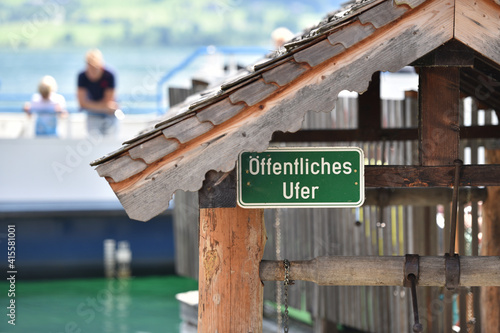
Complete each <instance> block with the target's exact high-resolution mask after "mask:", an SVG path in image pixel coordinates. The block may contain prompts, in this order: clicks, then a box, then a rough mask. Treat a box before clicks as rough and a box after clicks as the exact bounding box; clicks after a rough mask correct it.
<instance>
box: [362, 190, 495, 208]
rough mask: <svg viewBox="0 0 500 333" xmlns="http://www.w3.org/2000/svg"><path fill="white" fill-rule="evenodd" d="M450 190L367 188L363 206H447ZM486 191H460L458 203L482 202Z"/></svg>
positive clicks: (449, 200) (450, 198) (449, 199)
mask: <svg viewBox="0 0 500 333" xmlns="http://www.w3.org/2000/svg"><path fill="white" fill-rule="evenodd" d="M452 193H453V190H452V189H451V188H433V187H432V188H431V187H429V188H411V187H408V188H367V189H365V202H364V203H363V205H365V206H372V205H374V206H380V205H387V206H391V205H404V206H432V205H438V204H448V203H450V202H451V200H452ZM486 198H487V191H486V189H484V188H463V189H460V198H459V200H460V203H462V204H465V203H467V202H466V200H468V199H469V200H476V201H484V200H486Z"/></svg>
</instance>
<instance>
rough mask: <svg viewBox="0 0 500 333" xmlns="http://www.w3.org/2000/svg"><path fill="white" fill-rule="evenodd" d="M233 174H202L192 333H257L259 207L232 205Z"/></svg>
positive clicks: (261, 243)
mask: <svg viewBox="0 0 500 333" xmlns="http://www.w3.org/2000/svg"><path fill="white" fill-rule="evenodd" d="M235 180H236V177H235V173H234V172H232V173H227V174H224V173H218V172H213V171H211V172H209V173H207V176H206V179H205V182H204V183H203V188H202V189H201V190H200V192H199V194H200V244H199V251H200V252H199V260H200V275H199V287H198V290H199V293H200V296H199V303H198V332H210V333H213V332H221V333H222V332H262V315H263V296H264V288H263V284H262V282H261V281H260V277H259V263H260V261H261V259H262V256H263V253H264V246H265V242H266V232H265V225H264V214H263V210H262V209H243V208H240V207H238V206H237V205H236V181H235Z"/></svg>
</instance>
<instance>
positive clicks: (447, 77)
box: [419, 67, 460, 166]
mask: <svg viewBox="0 0 500 333" xmlns="http://www.w3.org/2000/svg"><path fill="white" fill-rule="evenodd" d="M459 84H460V71H459V69H458V68H456V67H445V68H441V67H435V68H428V67H424V68H421V70H420V73H419V98H420V124H419V129H420V130H419V136H420V139H419V144H420V146H419V153H420V158H419V160H420V164H421V165H425V166H432V165H446V164H450V165H451V164H453V162H454V160H456V159H458V158H459V144H460V127H459V100H460V91H459Z"/></svg>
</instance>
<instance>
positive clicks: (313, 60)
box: [293, 39, 345, 67]
mask: <svg viewBox="0 0 500 333" xmlns="http://www.w3.org/2000/svg"><path fill="white" fill-rule="evenodd" d="M344 50H345V48H344V46H343V45H342V44H335V45H332V44H330V42H329V41H328V40H327V39H325V40H322V41H321V42H319V43H316V44H314V45H312V46H310V47H308V48H306V49H304V50H302V51H299V52H297V53H295V54H294V55H293V58H294V59H295V61H296V62H306V63H308V64H309V66H311V67H314V66H317V65H319V64H321V63H323V62H324V61H326V60H329V59H331V58H333V57H335V56H336V55H338V54H340V53H342V52H343V51H344Z"/></svg>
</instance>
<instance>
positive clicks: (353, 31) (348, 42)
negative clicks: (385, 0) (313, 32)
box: [328, 21, 375, 49]
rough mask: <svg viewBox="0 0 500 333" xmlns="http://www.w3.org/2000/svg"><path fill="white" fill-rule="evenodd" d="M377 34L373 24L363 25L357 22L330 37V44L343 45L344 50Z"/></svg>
mask: <svg viewBox="0 0 500 333" xmlns="http://www.w3.org/2000/svg"><path fill="white" fill-rule="evenodd" d="M374 32H375V28H374V27H373V26H372V25H371V24H361V23H360V22H359V21H355V22H353V23H351V24H349V25H347V26H345V27H343V28H341V29H339V30H337V31H335V32H334V33H332V34H331V35H329V36H328V41H329V42H330V44H332V45H335V44H342V46H344V48H346V49H347V48H350V47H351V46H353V45H354V44H356V43H358V42H360V41H362V40H363V39H365V38H366V37H368V36H370V35H371V34H372V33H374Z"/></svg>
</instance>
